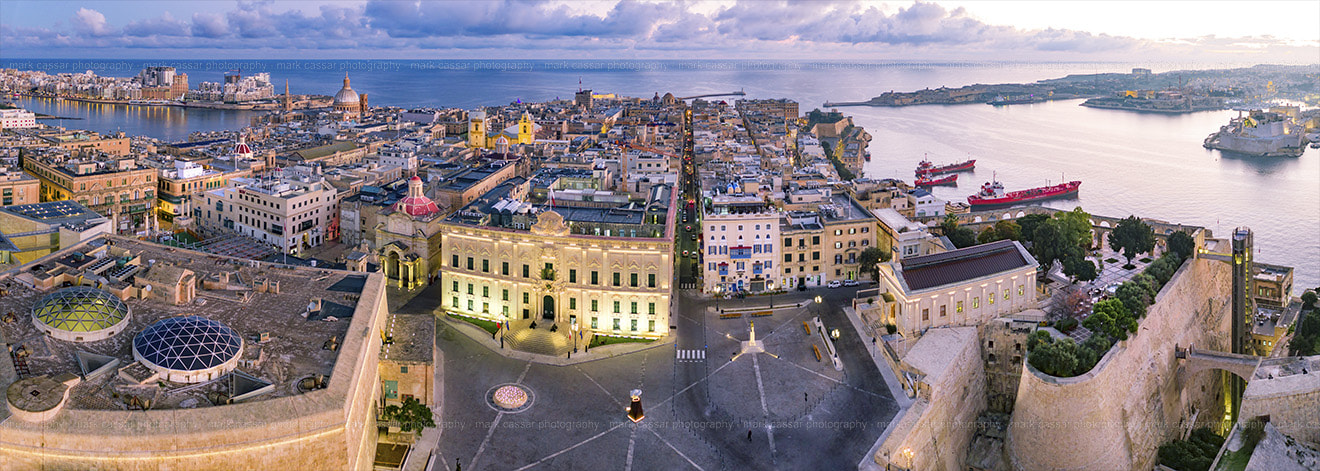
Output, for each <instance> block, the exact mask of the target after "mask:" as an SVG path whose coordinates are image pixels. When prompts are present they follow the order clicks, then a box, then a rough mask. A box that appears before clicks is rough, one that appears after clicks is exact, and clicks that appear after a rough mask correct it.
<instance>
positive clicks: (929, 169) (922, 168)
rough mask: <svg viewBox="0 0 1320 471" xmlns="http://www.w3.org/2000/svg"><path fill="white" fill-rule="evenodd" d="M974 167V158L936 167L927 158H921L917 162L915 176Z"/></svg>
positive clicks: (959, 170) (960, 170)
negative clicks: (919, 161)
mask: <svg viewBox="0 0 1320 471" xmlns="http://www.w3.org/2000/svg"><path fill="white" fill-rule="evenodd" d="M974 168H976V159H971V160H968V161H966V162H959V163H956V164H948V165H941V166H938V167H936V166H935V164H932V163H930V161H929V160H924V159H923V160H922V161H921V163H919V164H917V176H918V177H920V176H923V175H927V176H929V175H940V174H944V173H953V172H962V171H964V170H972V169H974Z"/></svg>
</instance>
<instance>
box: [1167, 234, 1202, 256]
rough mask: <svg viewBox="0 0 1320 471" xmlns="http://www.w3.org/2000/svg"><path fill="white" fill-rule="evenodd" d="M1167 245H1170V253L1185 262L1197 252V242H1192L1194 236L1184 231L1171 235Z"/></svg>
mask: <svg viewBox="0 0 1320 471" xmlns="http://www.w3.org/2000/svg"><path fill="white" fill-rule="evenodd" d="M1165 245H1168V247H1169V251H1170V252H1173V253H1176V254H1178V256H1179V257H1182V259H1183V260H1187V259H1188V258H1190V257H1191V256H1192V253H1194V252H1195V251H1196V241H1195V240H1192V236H1190V235H1187V233H1186V232H1183V231H1177V232H1174V233H1172V234H1169V237H1168V240H1166V241H1165Z"/></svg>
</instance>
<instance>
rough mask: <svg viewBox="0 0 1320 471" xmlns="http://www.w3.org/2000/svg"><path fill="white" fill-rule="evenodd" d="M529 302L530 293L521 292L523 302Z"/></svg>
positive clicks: (530, 300) (530, 299)
mask: <svg viewBox="0 0 1320 471" xmlns="http://www.w3.org/2000/svg"><path fill="white" fill-rule="evenodd" d="M531 302H532V296H531V294H530V293H523V304H529V303H531Z"/></svg>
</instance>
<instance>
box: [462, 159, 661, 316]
mask: <svg viewBox="0 0 1320 471" xmlns="http://www.w3.org/2000/svg"><path fill="white" fill-rule="evenodd" d="M526 186H527V183H526V182H525V181H523V180H522V179H520V178H517V179H513V180H510V181H508V182H505V183H503V184H501V185H500V186H498V187H496V188H495V189H493V190H491V191H490V192H487V193H486V194H485V195H483V196H482V197H481V198H478V199H477V200H476V201H473V202H472V203H471V204H469V205H467V206H465V207H464V208H463V209H461V210H459V211H458V212H456V213H455V214H453V215H451V216H450V217H449V218H447V219H446V220H445V223H444V226H443V228H442V230H441V231H440V233H441V234H442V241H441V250H442V256H441V263H442V266H441V267H440V275H441V280H440V283H441V285H442V286H443V290H444V291H443V293H444V294H443V300H442V308H443V309H444V310H445V311H446V312H447V313H449V314H452V315H458V316H464V317H472V318H479V319H485V320H490V321H496V322H506V323H507V324H508V326H509V330H510V331H512V332H517V331H518V330H520V329H526V328H528V327H530V326H531V324H532V323H533V322H537V323H540V324H541V325H543V326H546V327H549V326H550V325H551V324H554V325H556V326H557V327H558V330H559V331H560V332H563V331H564V330H565V329H569V330H570V331H574V332H579V331H580V332H581V333H585V335H584V336H583V337H585V338H589V337H590V335H591V334H593V333H594V334H600V335H612V336H626V337H647V338H658V337H662V336H664V335H665V334H666V333H668V331H669V313H670V301H671V299H672V297H671V292H672V280H673V259H672V257H673V223H672V221H673V212H674V210H675V206H674V204H673V202H674V193H673V192H672V190H671V189H670V188H669V187H668V186H665V185H658V186H657V187H656V189H655V190H653V191H652V193H651V197H650V199H649V200H648V203H647V204H646V205H644V206H642V205H637V204H635V203H634V204H629V205H628V207H620V208H601V207H586V206H580V207H574V206H565V205H564V203H561V204H560V205H558V206H550V205H542V204H533V203H530V202H527V201H525V196H519V195H526ZM570 204H571V203H570ZM574 324H576V329H575V328H574V327H575V326H574ZM544 328H545V327H543V328H542V329H544Z"/></svg>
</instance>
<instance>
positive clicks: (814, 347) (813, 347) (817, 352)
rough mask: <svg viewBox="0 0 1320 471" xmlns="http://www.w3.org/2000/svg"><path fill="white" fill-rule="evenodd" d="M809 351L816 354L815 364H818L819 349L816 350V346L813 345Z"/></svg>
mask: <svg viewBox="0 0 1320 471" xmlns="http://www.w3.org/2000/svg"><path fill="white" fill-rule="evenodd" d="M811 351H813V352H816V362H817V363H819V362H820V349H819V348H816V344H814V343H813V344H811Z"/></svg>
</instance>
